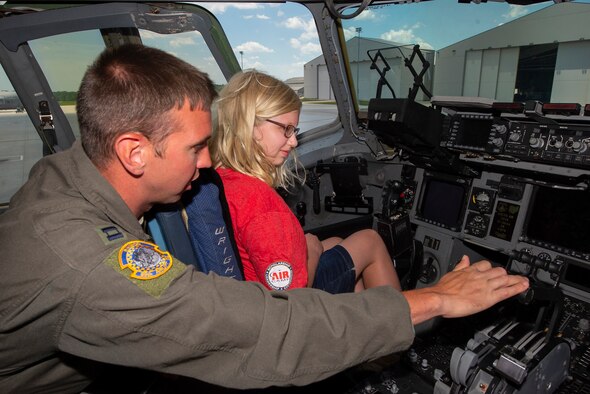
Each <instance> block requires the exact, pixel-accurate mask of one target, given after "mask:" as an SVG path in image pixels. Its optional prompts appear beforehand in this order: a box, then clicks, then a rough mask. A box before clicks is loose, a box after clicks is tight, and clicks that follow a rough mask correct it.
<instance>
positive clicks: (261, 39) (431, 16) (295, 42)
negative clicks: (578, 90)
mask: <svg viewBox="0 0 590 394" xmlns="http://www.w3.org/2000/svg"><path fill="white" fill-rule="evenodd" d="M551 4H553V2H546V3H543V4H542V5H533V6H525V7H522V6H512V5H509V4H506V3H496V2H489V3H487V4H458V3H457V0H435V1H428V2H420V3H415V4H403V5H391V6H385V7H373V8H370V9H367V10H365V11H363V12H362V13H361V14H360V15H359V16H357V17H356V18H354V19H351V20H344V21H343V29H344V35H345V37H346V38H347V39H349V38H352V37H354V36H355V35H357V32H356V28H357V27H360V28H361V29H362V30H361V35H362V37H371V38H379V39H385V40H389V41H394V42H398V43H403V44H420V46H421V47H422V48H429V49H441V48H444V47H446V46H448V45H450V44H453V43H455V42H457V41H460V40H463V39H466V38H468V37H471V36H473V35H475V34H478V33H481V32H482V31H486V30H489V29H492V28H494V27H497V26H499V25H501V24H504V23H508V22H510V21H512V20H514V19H516V18H518V17H521V16H523V15H526V14H528V13H530V12H533V11H536V10H538V9H540V8H542V7H546V6H548V5H551ZM204 6H205V7H206V8H208V9H209V10H211V11H212V12H213V13H214V14H215V15H216V16H217V18H218V19H219V21H220V22H221V25H222V26H224V29H225V31H226V34H227V36H228V39H229V41H230V44H231V45H232V48H233V49H234V52H235V53H236V56H237V58H238V61H239V62H242V61H243V66H244V68H259V69H262V70H264V71H267V72H269V73H271V74H273V75H275V76H277V77H279V78H281V79H283V80H284V79H287V78H291V77H302V76H303V65H304V64H305V63H306V62H308V61H310V60H312V59H314V58H315V57H317V56H319V55H321V47H320V44H319V40H318V36H317V32H316V27H315V24H314V22H313V19H312V16H311V14H310V13H309V11H308V10H307V9H305V8H304V7H303V6H301V5H299V4H292V3H289V4H281V5H260V4H227V3H220V4H209V5H204ZM457 6H458V7H457ZM457 8H458V9H459V11H460V12H457ZM451 15H452V17H451ZM441 31H442V32H443V34H441ZM240 51H242V52H243V55H240V53H239V52H240Z"/></svg>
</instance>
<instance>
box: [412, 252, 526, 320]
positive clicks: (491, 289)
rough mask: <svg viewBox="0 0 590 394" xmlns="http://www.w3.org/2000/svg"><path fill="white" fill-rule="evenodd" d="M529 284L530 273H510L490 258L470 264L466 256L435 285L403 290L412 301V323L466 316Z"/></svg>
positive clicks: (510, 295)
mask: <svg viewBox="0 0 590 394" xmlns="http://www.w3.org/2000/svg"><path fill="white" fill-rule="evenodd" d="M528 287H529V281H528V279H527V278H526V277H523V276H519V275H508V273H507V272H506V270H505V269H504V268H501V267H495V268H493V267H492V265H491V264H490V262H488V261H478V262H476V263H474V264H470V263H469V258H468V257H467V256H463V258H462V259H461V261H460V262H459V264H457V266H456V267H455V269H454V270H453V271H451V272H449V273H447V274H446V275H444V276H443V277H442V278H441V280H440V281H439V282H438V283H437V284H435V285H434V286H431V287H428V288H423V289H416V290H409V291H405V292H404V293H403V294H404V296H405V297H406V300H407V301H408V304H409V305H410V312H411V317H412V323H413V324H418V323H421V322H423V321H426V320H428V319H431V318H433V317H436V316H442V317H462V316H467V315H471V314H474V313H477V312H480V311H483V310H484V309H487V308H489V307H491V306H492V305H494V304H496V303H498V302H500V301H503V300H505V299H507V298H510V297H512V296H515V295H517V294H519V293H522V292H523V291H525V290H526V289H527V288H528Z"/></svg>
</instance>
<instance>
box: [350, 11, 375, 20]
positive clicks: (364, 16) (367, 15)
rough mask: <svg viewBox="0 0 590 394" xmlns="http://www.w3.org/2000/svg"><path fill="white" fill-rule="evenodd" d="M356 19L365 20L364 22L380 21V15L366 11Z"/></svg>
mask: <svg viewBox="0 0 590 394" xmlns="http://www.w3.org/2000/svg"><path fill="white" fill-rule="evenodd" d="M354 19H355V20H363V21H367V20H377V19H379V14H377V13H376V12H375V11H373V10H364V11H363V12H361V13H360V14H359V15H358V16H356V17H355V18H354Z"/></svg>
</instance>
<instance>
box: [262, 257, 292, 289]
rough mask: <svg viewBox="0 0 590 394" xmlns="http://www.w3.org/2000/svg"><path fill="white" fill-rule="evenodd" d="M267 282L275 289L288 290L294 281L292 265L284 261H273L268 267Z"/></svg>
mask: <svg viewBox="0 0 590 394" xmlns="http://www.w3.org/2000/svg"><path fill="white" fill-rule="evenodd" d="M265 276H266V283H268V285H269V286H270V288H272V289H274V290H286V289H288V288H289V286H291V282H292V281H293V270H292V269H291V265H290V264H289V263H287V262H284V261H277V262H276V263H272V264H271V265H269V266H268V268H267V269H266V274H265Z"/></svg>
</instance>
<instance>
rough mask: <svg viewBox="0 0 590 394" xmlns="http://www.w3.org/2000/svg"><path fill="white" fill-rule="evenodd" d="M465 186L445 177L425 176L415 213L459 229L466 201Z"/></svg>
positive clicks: (434, 222) (441, 224) (427, 219)
mask: <svg viewBox="0 0 590 394" xmlns="http://www.w3.org/2000/svg"><path fill="white" fill-rule="evenodd" d="M467 186H468V185H466V184H463V183H458V182H456V181H450V180H447V179H438V178H431V177H425V182H424V189H423V190H424V191H423V193H422V196H421V200H420V206H419V209H418V212H417V215H418V216H419V218H420V219H422V220H424V221H427V222H430V223H433V224H435V225H437V226H441V227H445V228H449V229H451V230H454V231H459V229H460V227H461V224H462V222H463V215H464V213H465V207H466V202H467Z"/></svg>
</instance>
